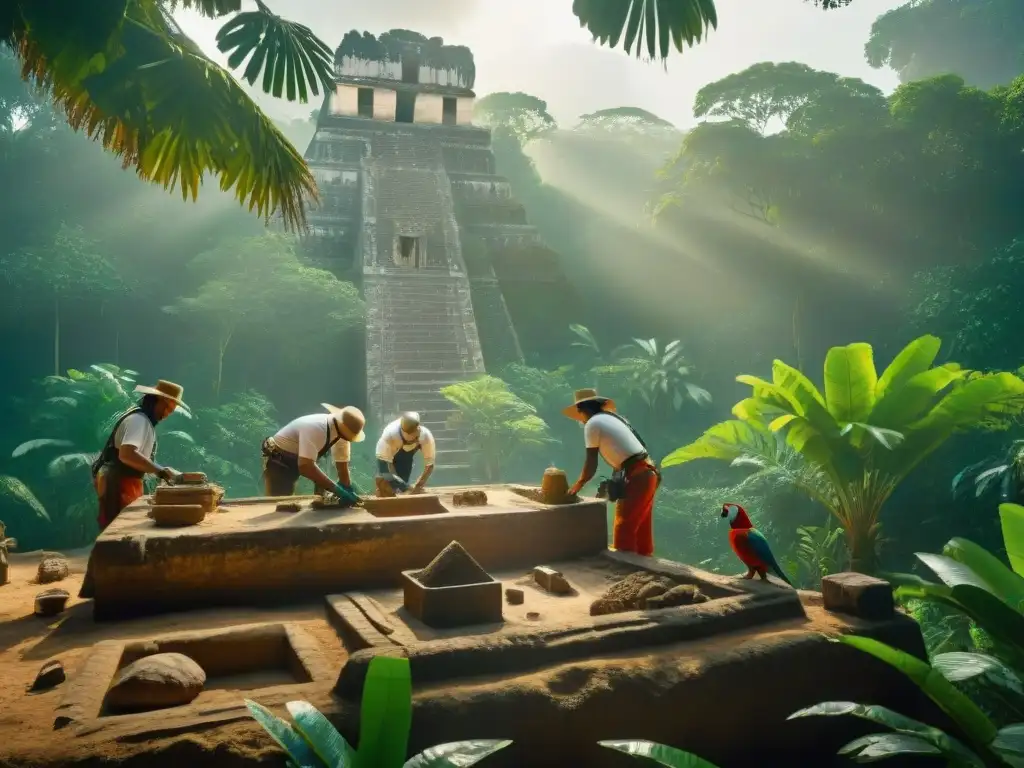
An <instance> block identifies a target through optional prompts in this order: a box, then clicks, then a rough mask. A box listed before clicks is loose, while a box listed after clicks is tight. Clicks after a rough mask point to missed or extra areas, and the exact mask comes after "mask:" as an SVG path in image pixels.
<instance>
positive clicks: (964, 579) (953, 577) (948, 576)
mask: <svg viewBox="0 0 1024 768" xmlns="http://www.w3.org/2000/svg"><path fill="white" fill-rule="evenodd" d="M915 555H916V557H917V559H918V560H920V561H921V562H922V563H924V564H925V565H927V566H928V567H929V568H930V569H931V570H932V571H934V572H935V575H936V576H938V577H939V579H940V580H941V581H942V583H943V584H945V585H946V586H947V587H950V588H953V587H958V586H960V585H963V584H969V585H971V586H974V587H977V588H978V589H983V590H985V591H990V588H989V585H988V584H987V583H985V580H984V579H982V578H981V577H980V576H979V575H978V574H977V573H975V572H974V570H973V569H971V567H970V566H968V565H967V564H965V563H962V562H960V561H958V560H954V559H953V558H951V557H947V556H946V555H935V554H932V553H931V552H916V553H915Z"/></svg>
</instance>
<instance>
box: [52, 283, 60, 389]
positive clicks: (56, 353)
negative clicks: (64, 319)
mask: <svg viewBox="0 0 1024 768" xmlns="http://www.w3.org/2000/svg"><path fill="white" fill-rule="evenodd" d="M53 375H54V376H60V295H59V294H57V293H54V294H53Z"/></svg>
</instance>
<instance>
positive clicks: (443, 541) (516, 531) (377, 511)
mask: <svg viewBox="0 0 1024 768" xmlns="http://www.w3.org/2000/svg"><path fill="white" fill-rule="evenodd" d="M467 490H473V491H482V492H483V495H484V497H485V499H486V503H485V504H479V503H477V504H476V505H475V506H464V505H457V504H456V503H455V501H454V499H455V497H456V495H457V494H464V493H465V492H466V491H467ZM477 495H479V494H477ZM313 500H314V497H312V496H306V497H288V498H251V499H239V500H227V499H225V500H222V501H221V503H220V506H219V507H218V508H217V510H216V511H214V512H212V513H210V514H207V515H206V516H205V518H204V519H203V520H202V522H200V523H198V524H196V525H189V526H183V527H175V528H166V527H159V526H157V525H156V524H155V523H154V521H153V520H152V519H150V518H149V516H148V513H149V510H150V500H149V498H148V497H144V498H143V499H140V500H139V501H138V502H136V503H135V504H133V505H131V506H130V507H128V508H127V509H126V510H125V511H124V512H122V513H121V515H120V516H119V517H118V518H117V519H116V520H115V521H114V522H113V524H111V525H110V526H109V527H108V528H107V529H106V530H105V531H104V532H103V533H102V534H101V535H100V536H99V538H98V539H97V540H96V545H95V547H94V548H93V551H92V554H91V558H90V563H89V568H90V571H91V573H92V579H93V590H94V598H95V599H94V606H93V608H94V615H95V616H96V618H97V619H113V618H121V617H126V616H135V615H140V614H153V613H160V612H166V611H181V610H190V609H196V608H204V607H215V606H231V605H261V604H271V603H275V602H278V603H283V602H292V601H295V600H297V599H300V598H303V597H305V598H312V599H320V598H322V597H323V595H325V594H336V593H340V592H344V591H346V590H350V589H367V588H400V587H401V586H402V584H403V576H402V573H403V572H404V571H411V570H415V569H418V568H423V567H424V566H425V565H426V564H427V563H429V562H430V560H431V559H432V558H433V557H434V556H436V555H437V554H438V553H439V552H440V551H441V550H442V549H443V548H444V547H446V546H447V545H448V544H449V543H451V542H452V541H458V542H460V544H461V545H462V546H464V547H465V548H466V549H467V550H468V551H469V552H471V553H472V554H473V556H474V557H475V558H476V559H477V561H479V563H480V564H481V566H482V567H484V568H485V569H487V570H488V571H492V572H493V571H496V570H508V569H510V568H523V567H532V566H533V565H535V564H537V563H543V562H546V561H563V560H569V559H573V558H578V557H585V556H592V555H596V554H598V553H600V552H602V551H604V549H605V548H606V546H607V536H608V533H607V531H608V522H607V511H606V508H605V504H604V502H602V501H600V500H598V499H583V500H580V501H578V502H576V503H572V504H565V505H546V504H541V503H538V502H534V501H531V500H529V499H526V498H524V497H522V496H521V495H519V494H517V493H515V492H513V491H512V490H510V489H509V487H507V486H473V487H471V488H470V487H447V488H437V489H432V493H429V494H421V495H412V496H399V497H396V498H391V499H378V498H375V497H369V498H367V499H366V501H365V502H364V506H363V507H357V508H351V509H341V508H325V509H316V508H314V507H313V504H312V502H313ZM279 505H290V506H289V507H288V509H289V511H279V509H278V507H279ZM296 505H297V510H296Z"/></svg>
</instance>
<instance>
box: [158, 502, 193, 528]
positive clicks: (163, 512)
mask: <svg viewBox="0 0 1024 768" xmlns="http://www.w3.org/2000/svg"><path fill="white" fill-rule="evenodd" d="M149 516H150V517H151V518H153V522H154V523H156V524H157V525H158V526H160V527H161V528H178V527H182V526H186V525H198V524H199V523H201V522H203V520H205V519H206V508H205V507H204V506H203V505H202V504H158V505H156V506H154V507H152V508H151V509H150V510H149Z"/></svg>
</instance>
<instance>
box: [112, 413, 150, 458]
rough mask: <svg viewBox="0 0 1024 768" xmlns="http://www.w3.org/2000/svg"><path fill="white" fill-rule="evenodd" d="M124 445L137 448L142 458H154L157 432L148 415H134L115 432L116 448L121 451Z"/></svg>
mask: <svg viewBox="0 0 1024 768" xmlns="http://www.w3.org/2000/svg"><path fill="white" fill-rule="evenodd" d="M122 445H132V446H135V450H136V451H138V452H139V455H140V456H142V457H144V458H146V459H149V458H152V456H153V448H154V447H155V446H156V430H155V429H154V428H153V423H152V422H151V421H150V420H149V418H148V417H147V416H146V414H144V413H133V414H131V415H130V416H128V417H126V418H125V419H124V420H122V421H121V423H120V424H119V425H118V427H117V429H116V430H114V447H115V448H117V449H120V448H121V446H122Z"/></svg>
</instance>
